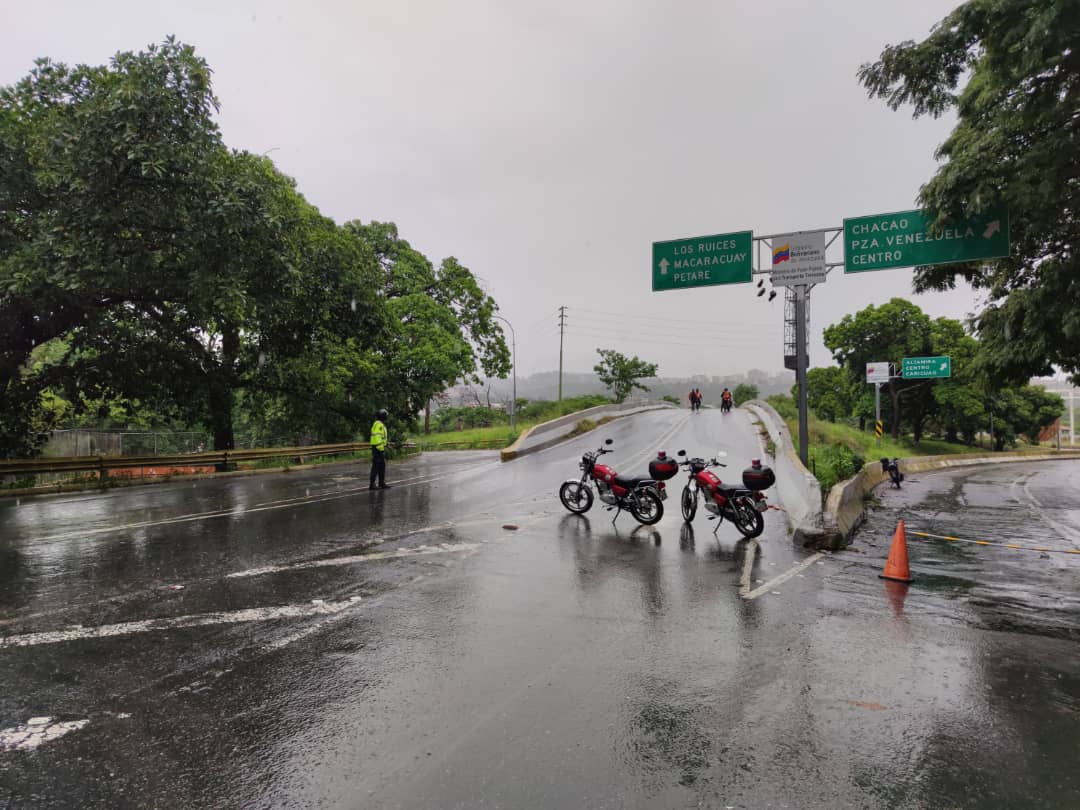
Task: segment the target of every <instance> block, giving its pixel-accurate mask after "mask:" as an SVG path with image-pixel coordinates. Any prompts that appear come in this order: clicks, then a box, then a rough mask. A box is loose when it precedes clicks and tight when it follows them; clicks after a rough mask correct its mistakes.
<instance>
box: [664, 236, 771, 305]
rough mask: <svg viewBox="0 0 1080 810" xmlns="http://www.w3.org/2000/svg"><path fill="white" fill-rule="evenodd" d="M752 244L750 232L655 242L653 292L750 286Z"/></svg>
mask: <svg viewBox="0 0 1080 810" xmlns="http://www.w3.org/2000/svg"><path fill="white" fill-rule="evenodd" d="M753 244H754V234H753V233H752V232H751V231H738V232H737V233H722V234H718V235H716V236H696V237H694V238H692V239H673V240H671V241H670V242H653V246H652V288H653V291H654V292H656V291H657V290H681V289H683V288H684V287H709V286H711V285H713V284H741V283H744V282H748V281H750V277H751V275H752V274H753V266H752V258H751V254H752V253H753V251H752V249H751V248H752V247H753Z"/></svg>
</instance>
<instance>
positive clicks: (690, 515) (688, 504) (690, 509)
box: [682, 487, 697, 523]
mask: <svg viewBox="0 0 1080 810" xmlns="http://www.w3.org/2000/svg"><path fill="white" fill-rule="evenodd" d="M696 514H697V493H696V492H694V491H692V490H691V489H690V487H683V491H682V516H683V520H685V521H686V522H687V523H689V522H690V521H692V520H693V519H694V515H696Z"/></svg>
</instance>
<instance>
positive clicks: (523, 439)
mask: <svg viewBox="0 0 1080 810" xmlns="http://www.w3.org/2000/svg"><path fill="white" fill-rule="evenodd" d="M673 407H675V406H674V405H672V404H671V403H670V402H653V401H651V400H647V399H634V400H627V401H626V402H623V403H620V404H611V405H597V406H596V407H595V408H586V409H585V410H583V411H577V412H575V413H571V414H567V415H566V416H560V417H559V418H558V419H552V420H550V421H548V422H542V423H541V424H539V425H536V426H534V427H531V428H529V429H528V430H526V431H525V432H524V433H522V434H521V435H520V436H518V439H517V441H516V442H514V443H513V444H512V445H510V446H509V447H507V448H506V449H505V450H503V451H502V452H501V453H500V457H501V458H502V460H503V461H510V460H511V459H515V458H519V457H521V456H525V455H528V454H529V453H535V452H537V451H539V450H546V449H547V448H548V447H552V446H554V445H556V444H558V443H559V442H561V441H564V440H565V439H566V438H567V436H568V435H569V434H570V433H571V432H573V430H574V428H575V427H577V423H578V422H580V421H581V420H582V419H591V420H593V421H594V422H595V421H597V420H598V419H603V418H604V417H605V416H610V417H612V418H617V417H620V416H630V415H631V414H635V413H642V412H644V411H655V410H660V409H662V408H673Z"/></svg>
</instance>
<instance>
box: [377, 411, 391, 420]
mask: <svg viewBox="0 0 1080 810" xmlns="http://www.w3.org/2000/svg"><path fill="white" fill-rule="evenodd" d="M389 416H390V414H388V413H387V412H386V408H379V411H378V413H376V414H375V418H376V419H378V420H379V421H380V422H385V421H386V420H387V418H388V417H389Z"/></svg>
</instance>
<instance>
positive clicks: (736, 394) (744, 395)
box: [731, 383, 759, 405]
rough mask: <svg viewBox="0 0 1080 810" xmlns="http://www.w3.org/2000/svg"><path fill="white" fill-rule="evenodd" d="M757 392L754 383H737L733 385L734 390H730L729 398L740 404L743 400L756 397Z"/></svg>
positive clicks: (747, 400) (746, 400)
mask: <svg viewBox="0 0 1080 810" xmlns="http://www.w3.org/2000/svg"><path fill="white" fill-rule="evenodd" d="M758 393H759V392H758V387H757V386H756V385H753V384H751V383H739V384H738V385H736V386H735V390H734V391H732V392H731V398H732V399H733V400H734V402H735V404H736V405H742V404H743V403H744V402H749V401H750V400H752V399H757V398H758Z"/></svg>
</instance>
